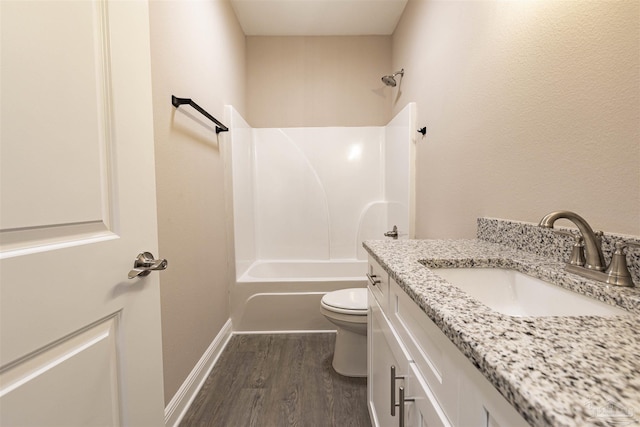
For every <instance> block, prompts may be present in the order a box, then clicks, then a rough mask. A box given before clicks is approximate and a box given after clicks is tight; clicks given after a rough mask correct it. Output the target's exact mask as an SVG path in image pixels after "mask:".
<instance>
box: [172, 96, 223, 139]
mask: <svg viewBox="0 0 640 427" xmlns="http://www.w3.org/2000/svg"><path fill="white" fill-rule="evenodd" d="M171 103H172V104H173V106H174V107H176V108H178V107H179V106H181V105H184V104H189V105H191V106H192V107H193V108H195V109H196V110H198V112H199V113H201V114H202V115H203V116H205V117H206V118H207V119H209V120H211V121H212V122H213V123H215V124H216V133H220V132H228V131H229V128H228V127H226V126H225V125H223V124H222V123H220V122H219V121H218V119H216V118H215V117H213V116H212V115H211V114H209V113H207V112H206V111H205V110H204V109H202V107H201V106H199V105H198V104H196V103H195V102H193V100H192V99H191V98H178V97H177V96H174V95H171Z"/></svg>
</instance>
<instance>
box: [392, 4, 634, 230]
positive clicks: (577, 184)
mask: <svg viewBox="0 0 640 427" xmlns="http://www.w3.org/2000/svg"><path fill="white" fill-rule="evenodd" d="M639 33H640V3H639V2H638V1H637V0H625V1H588V2H578V1H555V0H551V1H544V0H540V1H535V2H525V1H522V2H516V1H511V2H505V1H480V2H476V1H471V2H465V1H456V2H450V1H423V0H410V1H409V3H408V5H407V9H406V10H405V13H404V15H403V17H402V19H401V21H400V23H399V25H398V28H397V29H396V32H395V33H394V36H393V47H392V52H393V68H394V69H395V68H400V67H404V68H405V70H406V74H405V77H404V79H403V80H402V84H401V86H400V88H399V91H400V92H399V95H398V96H397V98H396V99H394V106H393V111H394V113H395V112H397V111H399V110H400V109H401V108H402V107H403V106H404V105H405V104H406V103H407V102H410V101H415V102H417V112H418V116H417V122H418V126H420V127H421V126H424V125H426V126H427V127H428V129H429V132H428V133H427V136H426V138H424V139H422V140H419V142H418V146H417V236H418V237H420V238H439V237H473V236H474V235H475V227H476V221H475V219H476V218H477V217H480V216H491V217H498V218H508V219H516V220H523V221H532V222H535V221H538V220H539V219H540V218H541V217H542V216H543V215H544V214H546V213H547V212H549V211H552V210H557V209H569V210H573V211H576V212H578V213H580V214H581V215H582V216H584V217H585V218H586V219H587V220H588V221H589V222H590V223H591V224H592V225H593V226H594V228H600V229H604V230H608V231H610V232H617V233H626V234H634V235H640V98H639V97H640V87H639V86H640V75H639V62H640V61H639V58H640V38H639V37H638V34H639Z"/></svg>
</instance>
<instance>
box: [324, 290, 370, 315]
mask: <svg viewBox="0 0 640 427" xmlns="http://www.w3.org/2000/svg"><path fill="white" fill-rule="evenodd" d="M321 306H322V307H324V308H325V309H327V310H329V311H333V312H335V313H342V314H349V315H352V316H366V315H367V289H366V288H351V289H341V290H338V291H333V292H329V293H327V294H325V295H324V296H323V297H322V301H321Z"/></svg>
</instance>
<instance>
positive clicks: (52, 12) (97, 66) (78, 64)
mask: <svg viewBox="0 0 640 427" xmlns="http://www.w3.org/2000/svg"><path fill="white" fill-rule="evenodd" d="M105 15H106V10H105V7H104V4H101V3H99V2H92V1H86V2H82V1H70V2H31V1H9V2H3V6H2V28H3V29H2V32H3V35H4V37H3V43H2V104H3V106H2V107H3V108H2V110H3V113H2V139H3V141H5V140H6V141H7V142H8V143H6V144H3V145H2V157H1V158H0V170H1V174H2V175H1V177H2V183H3V187H2V193H3V194H2V202H3V203H2V205H1V207H0V213H1V214H0V228H1V229H2V231H3V232H4V233H6V232H8V231H12V234H13V235H12V239H11V240H12V242H11V243H12V244H14V245H16V244H18V243H19V242H20V241H21V240H27V242H24V243H23V245H22V246H23V247H24V246H33V243H32V241H33V239H34V236H33V234H34V233H33V232H34V231H35V230H38V231H39V233H38V234H40V235H41V236H42V237H43V238H44V237H46V236H47V234H48V233H47V231H48V229H51V228H56V227H60V226H66V227H65V228H64V230H65V231H66V232H67V233H68V232H69V231H70V230H73V229H74V228H73V227H70V226H72V225H82V226H84V227H86V225H87V224H94V227H93V228H94V229H97V230H102V231H105V230H106V229H108V225H109V218H108V217H109V212H110V209H109V188H110V185H109V184H110V170H109V157H108V153H109V149H110V148H111V140H110V137H111V134H110V132H109V130H110V129H111V126H110V118H111V116H110V114H109V111H110V105H111V102H110V101H111V100H110V99H109V96H110V92H108V91H107V90H106V89H107V88H106V87H105V86H107V83H108V82H109V81H110V78H109V75H108V70H109V60H108V57H107V53H108V52H107V51H106V50H105V47H106V46H107V34H106V28H105V27H104V25H103V22H104V21H105V19H106V16H105ZM61 28H62V29H64V30H63V31H61V30H60V29H61ZM70 101H71V102H70ZM52 159H55V161H52ZM80 160H81V161H80ZM21 231H29V235H30V237H29V238H28V239H26V238H20V235H21V234H22V233H21ZM4 236H5V234H3V239H2V243H3V245H4V244H5V243H8V242H7V241H6V239H5V237H4ZM61 238H65V237H62V236H61ZM66 238H68V236H66ZM3 249H6V248H3Z"/></svg>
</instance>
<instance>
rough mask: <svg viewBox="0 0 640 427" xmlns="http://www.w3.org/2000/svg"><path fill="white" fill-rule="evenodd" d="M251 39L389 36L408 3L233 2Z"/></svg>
mask: <svg viewBox="0 0 640 427" xmlns="http://www.w3.org/2000/svg"><path fill="white" fill-rule="evenodd" d="M231 4H232V5H233V9H234V10H235V12H236V16H237V17H238V20H239V21H240V25H241V26H242V29H243V31H244V33H245V35H247V36H361V35H389V34H392V33H393V31H394V30H395V28H396V25H397V24H398V20H399V19H400V15H402V11H403V10H404V7H405V5H406V4H407V0H231Z"/></svg>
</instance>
